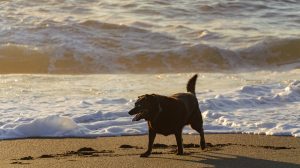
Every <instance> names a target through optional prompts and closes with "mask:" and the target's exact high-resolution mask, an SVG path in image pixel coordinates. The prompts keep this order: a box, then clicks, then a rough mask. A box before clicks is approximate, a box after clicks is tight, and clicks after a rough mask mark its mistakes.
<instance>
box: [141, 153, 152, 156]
mask: <svg viewBox="0 0 300 168" xmlns="http://www.w3.org/2000/svg"><path fill="white" fill-rule="evenodd" d="M150 154H151V153H150V152H145V153H143V154H141V155H140V157H148V156H150Z"/></svg>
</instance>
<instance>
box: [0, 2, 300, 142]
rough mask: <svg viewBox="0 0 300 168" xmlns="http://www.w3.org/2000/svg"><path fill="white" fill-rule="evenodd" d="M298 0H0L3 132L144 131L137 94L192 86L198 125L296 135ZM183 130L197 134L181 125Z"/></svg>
mask: <svg viewBox="0 0 300 168" xmlns="http://www.w3.org/2000/svg"><path fill="white" fill-rule="evenodd" d="M299 11H300V2H299V1H298V0H258V1H246V0H215V1H208V0H195V1H182V0H172V1H169V0H150V1H149V0H147V1H145V0H129V1H117V0H88V1H87V0H86V1H82V0H48V1H42V0H41V1H34V0H27V1H23V0H2V1H0V74H1V75H0V139H9V138H24V137H69V136H72V137H73V136H74V137H97V136H120V135H135V134H145V133H147V124H146V122H145V121H139V122H132V121H131V120H132V116H129V115H128V114H127V112H128V111H129V110H130V109H131V108H132V107H133V105H134V102H135V100H136V99H137V96H139V95H142V94H146V93H159V94H164V95H171V94H173V93H177V92H184V91H185V85H186V82H187V80H188V79H189V78H190V77H191V76H192V75H193V74H194V73H198V74H199V78H198V81H197V86H196V93H197V97H198V101H199V106H200V109H201V110H202V114H203V117H204V129H205V132H206V133H250V134H265V135H287V136H294V137H300V124H299V123H300V113H299V111H300V105H299V102H300V77H299V76H300V19H299V18H300V17H299V16H300V12H299ZM184 133H187V134H194V133H196V132H195V131H193V130H192V129H190V128H189V127H188V126H187V127H186V128H185V130H184Z"/></svg>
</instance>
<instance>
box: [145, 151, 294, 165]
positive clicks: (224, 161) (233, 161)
mask: <svg viewBox="0 0 300 168" xmlns="http://www.w3.org/2000/svg"><path fill="white" fill-rule="evenodd" d="M150 158H160V159H167V160H177V161H185V162H194V163H201V164H204V165H207V167H211V166H212V167H215V168H235V167H243V168H253V167H255V168H285V167H289V168H299V165H298V164H293V163H285V162H279V161H272V160H264V159H256V158H250V157H244V156H238V155H229V154H221V153H214V152H206V153H204V154H193V155H187V156H185V157H182V158H180V157H176V158H173V157H165V156H160V157H158V156H157V157H156V156H154V157H153V156H151V157H150ZM195 158H196V159H195Z"/></svg>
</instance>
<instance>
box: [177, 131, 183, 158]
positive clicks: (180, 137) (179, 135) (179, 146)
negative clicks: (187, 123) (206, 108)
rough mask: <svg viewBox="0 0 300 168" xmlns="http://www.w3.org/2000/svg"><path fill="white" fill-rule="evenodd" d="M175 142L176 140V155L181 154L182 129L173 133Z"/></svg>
mask: <svg viewBox="0 0 300 168" xmlns="http://www.w3.org/2000/svg"><path fill="white" fill-rule="evenodd" d="M175 137H176V142H177V155H183V146H182V130H179V131H178V132H176V133H175Z"/></svg>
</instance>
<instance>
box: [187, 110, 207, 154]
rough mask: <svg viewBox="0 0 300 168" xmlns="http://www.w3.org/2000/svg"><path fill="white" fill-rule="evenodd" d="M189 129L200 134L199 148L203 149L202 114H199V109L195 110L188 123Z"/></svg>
mask: <svg viewBox="0 0 300 168" xmlns="http://www.w3.org/2000/svg"><path fill="white" fill-rule="evenodd" d="M190 124H191V127H192V128H193V129H194V130H196V131H197V132H199V134H200V146H201V149H202V150H203V149H205V138H204V131H203V120H202V114H201V112H200V109H199V108H197V111H196V112H195V113H194V114H193V116H192V118H191V121H190Z"/></svg>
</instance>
